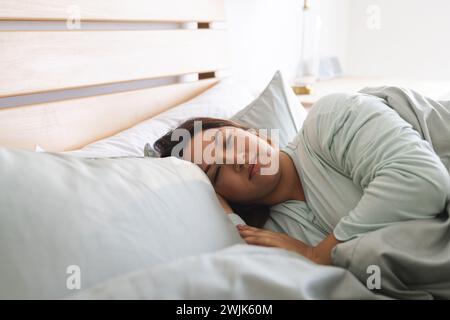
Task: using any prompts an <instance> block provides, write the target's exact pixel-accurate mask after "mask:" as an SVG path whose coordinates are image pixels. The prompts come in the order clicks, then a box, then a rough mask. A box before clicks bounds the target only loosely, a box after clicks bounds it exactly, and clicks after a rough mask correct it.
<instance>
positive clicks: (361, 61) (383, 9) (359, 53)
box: [346, 0, 450, 80]
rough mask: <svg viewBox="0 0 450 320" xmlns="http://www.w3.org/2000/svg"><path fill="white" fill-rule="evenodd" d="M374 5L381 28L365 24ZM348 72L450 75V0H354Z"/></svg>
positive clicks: (430, 75)
mask: <svg viewBox="0 0 450 320" xmlns="http://www.w3.org/2000/svg"><path fill="white" fill-rule="evenodd" d="M369 5H377V6H378V7H379V9H380V29H379V30H376V29H375V30H370V29H369V28H367V26H366V22H367V18H368V15H367V13H366V10H367V8H368V6H369ZM349 30H350V33H349V35H348V55H347V58H346V59H347V61H348V64H347V72H348V73H350V74H356V75H376V76H390V77H408V78H420V79H432V80H439V79H446V80H449V79H450V1H448V0H351V6H350V13H349Z"/></svg>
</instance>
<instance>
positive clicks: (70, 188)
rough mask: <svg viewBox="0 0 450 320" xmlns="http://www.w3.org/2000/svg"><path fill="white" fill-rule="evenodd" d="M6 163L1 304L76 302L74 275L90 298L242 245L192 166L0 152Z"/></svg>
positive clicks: (0, 172)
mask: <svg viewBox="0 0 450 320" xmlns="http://www.w3.org/2000/svg"><path fill="white" fill-rule="evenodd" d="M0 163H1V166H0V176H1V179H0V190H1V192H0V257H1V263H0V283H1V285H0V299H6V298H8V299H16V298H20V299H31V298H32V299H48V298H61V297H64V296H66V295H69V294H73V293H74V292H73V291H72V290H69V289H68V287H67V281H69V282H70V281H71V279H70V278H69V277H70V276H71V274H70V273H67V272H74V270H77V269H78V268H79V269H78V270H79V271H80V273H79V275H80V278H79V279H80V280H81V282H80V283H81V289H85V288H88V287H91V286H93V285H95V284H97V283H99V282H102V281H105V280H107V279H109V278H111V277H114V276H118V275H120V274H123V273H126V272H130V271H133V270H135V269H139V268H144V267H149V266H152V265H155V264H158V263H162V262H167V261H172V260H175V259H178V258H181V257H185V256H190V255H196V254H200V253H205V252H213V251H216V250H219V249H222V248H225V247H228V246H230V245H234V244H239V243H244V242H243V240H242V239H241V238H240V236H239V234H238V233H237V231H236V230H235V227H234V226H233V225H232V223H231V222H230V221H229V220H228V218H227V217H226V214H225V213H224V211H223V209H222V207H221V206H220V204H219V202H218V200H217V198H216V195H215V192H214V190H213V188H212V186H211V183H210V182H209V180H208V179H207V177H206V176H205V174H204V173H203V172H202V171H201V170H200V168H198V167H197V166H196V165H194V164H191V163H189V162H187V161H182V160H178V159H175V158H166V159H149V158H121V159H82V158H77V157H70V156H66V155H62V154H52V153H36V152H30V151H14V150H9V149H5V148H0ZM70 266H75V267H70ZM71 268H75V269H71ZM72 280H73V279H72Z"/></svg>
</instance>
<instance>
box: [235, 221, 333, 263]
mask: <svg viewBox="0 0 450 320" xmlns="http://www.w3.org/2000/svg"><path fill="white" fill-rule="evenodd" d="M238 230H239V233H240V235H241V237H242V238H243V239H244V240H245V242H247V243H248V244H253V245H259V246H266V247H276V248H282V249H286V250H289V251H294V252H297V253H299V254H301V255H302V256H304V257H306V258H308V259H310V260H311V261H313V262H315V263H318V264H322V265H331V262H332V260H331V251H332V250H333V248H334V247H335V246H336V245H337V244H339V243H340V242H339V241H338V240H337V239H336V238H335V237H334V235H333V234H331V235H329V236H328V237H326V238H325V239H324V240H323V241H322V242H320V243H319V244H318V245H317V246H315V247H313V246H309V245H307V244H305V243H304V242H302V241H300V240H297V239H294V238H292V237H290V236H288V235H287V234H285V233H278V232H272V231H269V230H265V229H258V228H253V227H250V226H247V225H238Z"/></svg>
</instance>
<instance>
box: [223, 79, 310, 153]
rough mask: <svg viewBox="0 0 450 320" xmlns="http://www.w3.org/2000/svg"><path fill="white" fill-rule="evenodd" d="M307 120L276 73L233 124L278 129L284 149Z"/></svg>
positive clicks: (304, 113) (304, 111) (293, 96)
mask: <svg viewBox="0 0 450 320" xmlns="http://www.w3.org/2000/svg"><path fill="white" fill-rule="evenodd" d="M305 118H306V110H305V108H304V107H303V106H302V104H301V103H300V100H299V99H298V98H297V97H296V96H295V94H294V91H293V90H292V89H291V88H290V87H289V86H288V85H287V84H286V82H285V81H284V80H283V76H282V75H281V72H280V71H277V72H275V74H274V76H273V77H272V80H270V82H269V84H268V85H267V87H266V88H265V89H264V90H263V92H262V93H261V94H260V95H259V96H258V97H257V98H256V99H255V100H254V101H253V102H252V103H251V104H249V105H248V106H247V107H245V108H244V109H242V110H241V111H239V112H238V113H237V114H235V115H234V116H233V117H232V118H231V120H234V121H237V122H240V123H242V124H244V125H246V126H247V127H250V128H254V129H277V130H278V132H279V137H278V138H279V141H278V143H279V146H280V147H281V148H283V147H285V146H286V145H287V144H288V143H289V142H291V141H292V140H293V139H294V137H295V136H296V135H297V133H298V132H299V131H300V129H301V127H302V126H303V122H304V121H305ZM272 138H273V137H272Z"/></svg>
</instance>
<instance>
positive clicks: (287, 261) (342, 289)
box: [69, 245, 384, 299]
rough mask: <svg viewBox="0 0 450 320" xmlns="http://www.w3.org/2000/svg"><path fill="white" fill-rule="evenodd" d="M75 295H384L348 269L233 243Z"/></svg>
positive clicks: (158, 297)
mask: <svg viewBox="0 0 450 320" xmlns="http://www.w3.org/2000/svg"><path fill="white" fill-rule="evenodd" d="M69 298H71V299H382V298H384V297H382V296H379V295H376V294H374V293H372V292H370V291H369V290H368V289H366V288H365V287H364V286H363V285H362V284H361V283H360V282H359V281H358V280H357V279H356V278H355V277H353V275H352V274H350V273H349V272H348V271H347V270H345V269H342V268H337V267H329V266H319V265H317V264H315V263H312V262H310V261H308V260H307V259H305V258H303V257H302V256H300V255H298V254H295V253H291V252H289V251H286V250H282V249H276V248H267V247H257V246H251V245H235V246H232V247H229V248H227V249H224V250H221V251H218V252H215V253H212V254H204V255H200V256H195V257H189V258H185V259H180V260H177V261H174V262H171V263H167V264H161V265H159V266H155V267H151V268H148V269H145V270H140V271H137V272H133V273H131V274H128V275H124V276H121V277H118V278H115V279H111V280H110V281H107V282H106V283H103V284H101V285H98V286H96V287H94V288H91V289H87V290H85V291H82V292H80V293H78V294H76V295H74V296H71V297H69Z"/></svg>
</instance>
